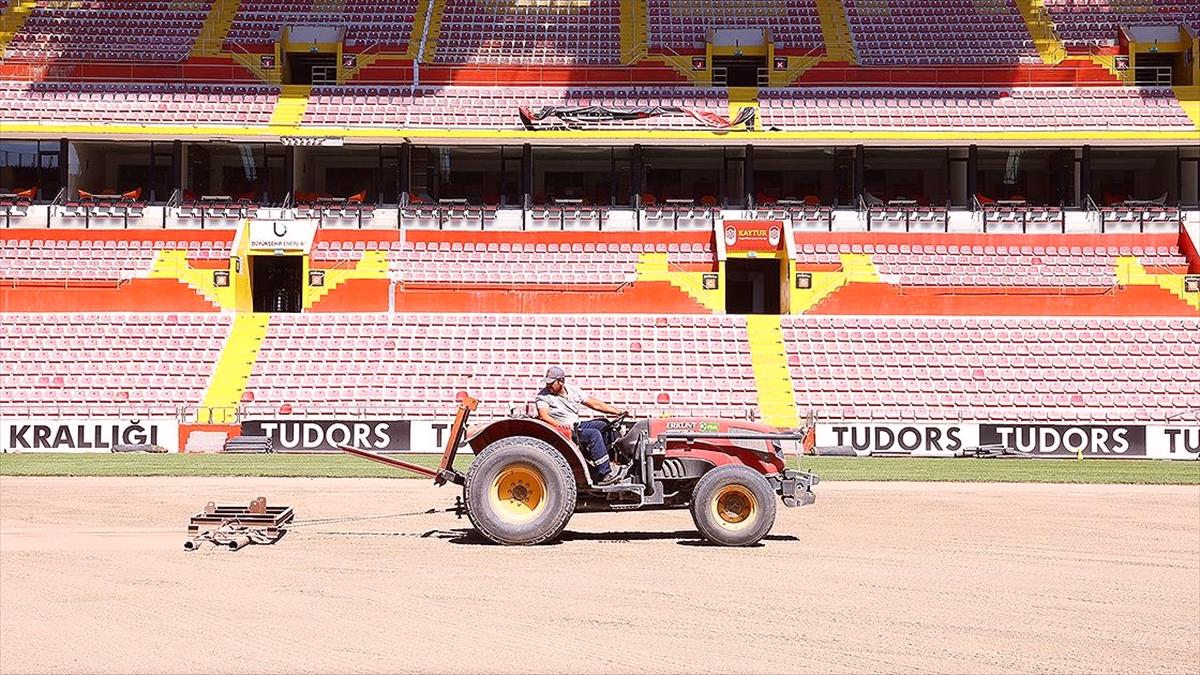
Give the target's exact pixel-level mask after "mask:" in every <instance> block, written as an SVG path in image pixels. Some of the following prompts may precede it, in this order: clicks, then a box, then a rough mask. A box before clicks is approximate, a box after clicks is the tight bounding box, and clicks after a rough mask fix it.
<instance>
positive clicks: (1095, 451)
mask: <svg viewBox="0 0 1200 675" xmlns="http://www.w3.org/2000/svg"><path fill="white" fill-rule="evenodd" d="M979 442H980V443H981V444H983V445H990V444H993V443H998V444H1000V445H1004V446H1007V447H1009V448H1012V449H1013V450H1016V451H1017V452H1022V453H1025V454H1028V455H1033V456H1035V457H1075V456H1077V455H1080V454H1082V455H1083V456H1084V457H1092V458H1096V457H1112V458H1121V457H1145V456H1146V427H1144V426H1141V425H1137V424H1131V425H1094V424H1078V425H1067V424H981V425H979Z"/></svg>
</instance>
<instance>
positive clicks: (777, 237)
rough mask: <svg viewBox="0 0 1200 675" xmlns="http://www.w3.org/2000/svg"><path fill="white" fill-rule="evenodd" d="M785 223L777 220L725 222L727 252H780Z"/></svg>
mask: <svg viewBox="0 0 1200 675" xmlns="http://www.w3.org/2000/svg"><path fill="white" fill-rule="evenodd" d="M782 243H783V223H781V222H779V221H777V220H727V221H725V250H726V251H778V250H779V247H780V245H781V244H782Z"/></svg>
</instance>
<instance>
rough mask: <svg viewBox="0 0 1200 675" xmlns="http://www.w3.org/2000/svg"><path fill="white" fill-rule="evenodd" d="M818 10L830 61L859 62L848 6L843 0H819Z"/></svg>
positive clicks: (822, 34)
mask: <svg viewBox="0 0 1200 675" xmlns="http://www.w3.org/2000/svg"><path fill="white" fill-rule="evenodd" d="M817 12H818V13H819V14H820V16H821V37H823V38H824V39H825V57H826V58H827V59H828V60H830V61H845V62H847V63H858V54H857V53H855V51H854V38H853V37H852V35H851V33H850V21H849V20H848V19H847V18H846V8H845V7H843V6H842V3H841V0H817ZM809 67H810V68H811V67H812V66H809ZM792 79H795V78H792Z"/></svg>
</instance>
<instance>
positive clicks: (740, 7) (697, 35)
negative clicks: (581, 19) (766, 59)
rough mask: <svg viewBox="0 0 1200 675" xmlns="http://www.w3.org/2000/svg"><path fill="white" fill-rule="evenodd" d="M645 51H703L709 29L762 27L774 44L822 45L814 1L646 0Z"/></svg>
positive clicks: (808, 47)
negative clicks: (647, 38) (647, 32)
mask: <svg viewBox="0 0 1200 675" xmlns="http://www.w3.org/2000/svg"><path fill="white" fill-rule="evenodd" d="M647 17H648V21H647V26H648V28H649V47H650V49H651V51H655V50H663V49H666V50H669V51H679V52H686V51H690V50H696V49H700V50H703V48H704V43H705V42H706V41H707V32H708V31H709V30H720V29H765V30H768V31H770V39H771V40H772V41H773V42H774V44H775V45H776V46H777V47H781V48H784V49H800V50H816V49H820V48H822V47H823V46H824V40H823V38H822V34H821V17H820V16H819V14H818V13H817V4H816V2H815V1H814V0H783V1H782V2H781V1H779V0H743V1H742V2H736V1H734V2H731V1H728V0H721V1H719V2H710V1H707V0H648V13H647Z"/></svg>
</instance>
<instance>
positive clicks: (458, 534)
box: [421, 528, 800, 548]
mask: <svg viewBox="0 0 1200 675" xmlns="http://www.w3.org/2000/svg"><path fill="white" fill-rule="evenodd" d="M421 537H422V538H424V539H442V540H444V541H447V542H449V543H451V544H455V545H458V546H498V544H495V543H493V542H491V541H488V540H487V539H485V538H484V537H483V535H481V534H479V533H478V532H476V531H475V530H473V529H471V528H462V529H454V530H430V531H428V532H425V533H424V534H422V535H421ZM576 541H598V542H608V543H615V544H617V543H629V542H635V541H674V542H675V543H676V544H678V545H680V546H711V547H714V548H722V547H721V546H718V545H717V544H713V543H711V542H709V541H708V540H706V539H704V538H702V537H701V536H700V534H699V533H698V532H696V531H695V530H676V531H673V532H572V531H571V530H567V531H565V532H563V533H562V535H561V536H560V537H559V538H558V539H555V540H554V541H551V542H546V543H545V544H543V546H561V545H563V544H570V543H572V542H576ZM763 541H769V542H775V541H785V542H786V541H800V538H799V537H795V536H793V535H790V534H768V535H767V536H766V537H764V538H763ZM763 545H764V544H763V543H762V542H759V543H757V544H754V545H753V546H751V547H748V548H759V547H762V546H763Z"/></svg>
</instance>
